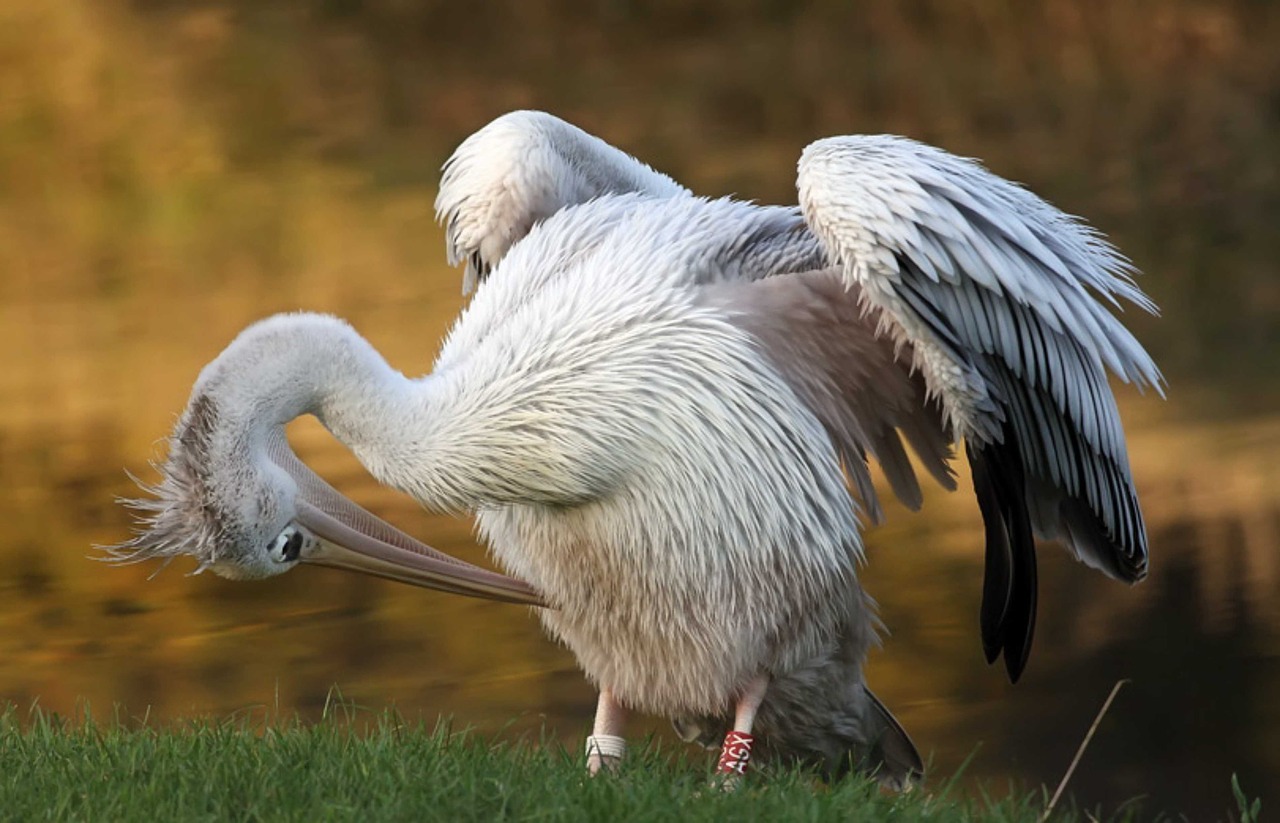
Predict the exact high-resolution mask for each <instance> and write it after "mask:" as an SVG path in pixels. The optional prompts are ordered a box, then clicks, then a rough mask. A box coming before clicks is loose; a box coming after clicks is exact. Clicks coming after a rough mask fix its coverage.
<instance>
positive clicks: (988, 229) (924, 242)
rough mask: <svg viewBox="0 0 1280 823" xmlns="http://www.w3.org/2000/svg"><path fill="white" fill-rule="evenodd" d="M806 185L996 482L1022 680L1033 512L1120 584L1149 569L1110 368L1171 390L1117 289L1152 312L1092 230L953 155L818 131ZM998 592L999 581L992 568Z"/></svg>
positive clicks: (999, 616)
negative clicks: (1122, 313)
mask: <svg viewBox="0 0 1280 823" xmlns="http://www.w3.org/2000/svg"><path fill="white" fill-rule="evenodd" d="M798 188H799V193H800V202H801V207H802V209H803V211H804V214H805V218H806V220H807V221H808V222H809V225H810V226H811V227H812V228H813V230H814V233H815V234H816V235H817V236H818V237H819V238H820V240H821V241H822V243H823V245H824V246H825V248H826V249H827V251H828V255H829V259H830V260H831V262H832V263H833V264H835V265H837V266H839V267H840V270H841V271H842V273H843V276H844V279H845V282H846V283H847V284H848V285H849V286H851V287H852V286H858V287H860V288H861V295H862V299H863V300H864V301H865V302H866V303H867V304H868V305H870V306H874V307H875V308H876V309H877V310H879V311H880V312H882V313H883V316H884V317H885V318H887V319H888V323H889V332H890V333H891V334H893V335H894V336H895V337H896V338H897V339H899V340H903V341H907V342H909V343H911V344H912V345H913V346H914V353H915V354H914V356H915V361H914V362H915V365H916V366H917V367H919V368H920V370H921V372H922V373H923V375H924V377H925V379H926V380H927V382H928V385H929V388H930V390H931V391H932V392H933V393H935V394H936V395H937V396H938V397H939V398H940V400H941V402H942V405H943V413H944V415H945V417H946V421H947V424H948V425H949V427H950V428H951V430H952V432H953V433H954V434H955V435H956V436H957V437H959V438H962V439H964V440H966V441H967V444H968V452H969V459H970V463H971V464H973V465H974V469H975V472H974V473H975V484H976V486H980V485H981V484H983V483H986V484H989V487H987V488H977V489H976V490H977V491H978V493H979V499H980V501H982V502H983V503H984V505H983V514H984V518H987V519H990V518H991V517H994V518H997V519H998V520H1000V524H1001V528H1002V531H998V532H992V531H990V528H989V531H988V574H989V576H990V575H994V577H995V578H996V579H1003V578H1001V574H1004V573H1008V572H1009V571H1010V568H1013V569H1014V571H1015V578H1016V577H1017V573H1016V567H1021V568H1022V569H1023V571H1024V577H1023V579H1021V580H1020V581H1019V580H1017V579H1014V580H1013V582H1011V583H1010V584H1009V586H1008V587H1007V588H1008V589H1009V591H1007V592H1005V593H1004V594H1003V596H996V595H994V594H992V596H993V597H994V600H992V601H991V602H988V599H987V597H986V596H984V607H983V608H984V639H985V640H986V641H988V643H989V646H988V654H989V656H991V655H993V653H998V652H999V651H1001V650H1003V651H1005V652H1006V662H1007V663H1008V664H1009V666H1010V674H1011V675H1013V676H1015V677H1016V674H1017V672H1020V671H1021V665H1022V664H1023V663H1024V662H1025V653H1026V646H1027V645H1029V643H1030V626H1031V624H1033V623H1034V591H1032V592H1031V596H1030V598H1029V600H1030V603H1029V614H1023V615H1021V616H1018V617H1014V618H1012V619H1013V621H1014V622H1019V621H1023V622H1025V623H1026V625H1025V626H1023V625H1018V626H1014V627H1012V628H1011V627H1010V626H1009V621H1010V619H1011V618H1010V615H1011V613H1012V612H1011V610H1015V611H1016V610H1019V609H1021V610H1022V611H1024V612H1025V611H1026V610H1027V608H1028V603H1026V602H1025V600H1026V599H1027V598H1025V597H1022V595H1019V594H1018V593H1017V592H1015V591H1014V589H1017V588H1019V587H1024V588H1025V587H1026V586H1027V585H1028V584H1029V585H1030V586H1031V587H1032V589H1034V556H1033V555H1032V556H1031V557H1030V566H1029V567H1027V565H1026V563H1027V560H1028V557H1027V554H1028V553H1029V552H1030V545H1029V544H1030V534H1029V532H1030V529H1024V528H1023V525H1020V524H1022V523H1023V521H1024V520H1025V521H1027V523H1026V524H1024V525H1029V527H1030V528H1033V529H1034V531H1035V532H1036V533H1037V534H1039V535H1040V536H1042V537H1051V538H1059V539H1061V540H1062V541H1064V542H1065V543H1066V544H1067V545H1068V546H1069V547H1070V548H1071V549H1072V550H1073V551H1074V552H1075V554H1076V555H1077V556H1078V557H1080V558H1081V559H1082V560H1084V561H1085V562H1086V563H1088V564H1089V565H1091V566H1094V567H1097V568H1099V569H1101V570H1103V571H1105V572H1106V573H1108V574H1110V575H1112V576H1114V577H1118V578H1120V579H1123V580H1130V581H1132V580H1138V579H1141V578H1142V577H1143V576H1144V575H1145V574H1146V569H1147V540H1146V533H1145V528H1144V526H1143V523H1142V513H1141V510H1140V508H1139V507H1138V501H1137V496H1136V493H1135V491H1134V488H1133V483H1132V478H1131V477H1130V472H1129V464H1128V457H1127V454H1126V450H1125V444H1124V435H1123V432H1122V430H1121V427H1120V420H1119V414H1118V412H1117V409H1116V406H1115V400H1114V397H1113V396H1112V394H1111V390H1110V387H1109V386H1108V384H1107V380H1106V373H1105V372H1106V369H1108V368H1109V369H1110V370H1111V371H1112V372H1114V373H1115V374H1116V375H1118V376H1119V377H1120V378H1121V379H1123V380H1125V381H1130V382H1134V383H1137V384H1139V385H1151V386H1154V387H1155V388H1156V389H1157V391H1160V390H1162V378H1161V376H1160V372H1159V370H1158V369H1157V367H1156V365H1155V363H1154V362H1153V361H1152V360H1151V358H1150V356H1149V355H1148V354H1147V353H1146V351H1144V350H1143V348H1142V346H1141V345H1140V344H1139V343H1138V342H1137V341H1136V340H1135V339H1134V338H1133V336H1132V335H1131V334H1130V333H1129V331H1128V330H1127V329H1126V328H1125V327H1124V326H1123V325H1122V324H1121V323H1120V322H1119V321H1118V320H1117V319H1116V318H1115V317H1114V316H1113V315H1112V314H1111V312H1110V311H1109V310H1108V307H1109V306H1111V307H1114V306H1116V305H1118V298H1121V299H1124V300H1127V301H1129V302H1131V303H1133V304H1135V305H1137V306H1138V307H1140V308H1142V309H1144V310H1147V311H1154V306H1153V305H1152V304H1151V302H1150V301H1149V300H1148V299H1147V297H1146V296H1145V295H1143V294H1142V292H1141V291H1140V290H1139V289H1138V288H1137V286H1136V284H1135V283H1134V281H1133V273H1134V272H1133V269H1132V268H1131V267H1130V266H1129V264H1128V263H1127V262H1126V261H1125V260H1124V258H1122V257H1121V256H1120V255H1119V253H1117V252H1116V251H1115V250H1114V249H1113V248H1112V247H1111V246H1110V245H1109V244H1107V243H1106V242H1105V241H1104V240H1103V239H1102V238H1101V237H1100V236H1099V235H1098V234H1097V233H1095V232H1094V231H1092V230H1091V229H1089V228H1088V227H1086V226H1084V225H1083V224H1082V223H1080V222H1079V221H1078V220H1076V219H1074V218H1071V217H1069V216H1067V215H1065V214H1063V213H1062V212H1060V211H1058V210H1057V209H1054V208H1053V207H1052V206H1050V205H1049V204H1047V203H1045V202H1044V201H1043V200H1041V199H1040V198H1038V197H1036V196H1035V195H1033V194H1031V193H1030V192H1028V191H1026V190H1025V189H1022V188H1020V187H1018V186H1016V185H1014V184H1013V183H1010V182H1008V181H1006V180H1003V179H1001V178H999V177H997V176H995V175H993V174H991V173H990V172H987V171H986V170H985V169H983V168H982V167H981V166H979V165H978V164H977V163H975V162H973V161H970V160H965V159H962V158H958V157H955V156H953V155H950V154H947V153H946V152H943V151H941V150H940V149H935V148H933V147H930V146H925V145H922V144H919V143H916V142H914V141H910V140H906V139H904V138H898V137H889V136H877V137H838V138H831V139H828V140H822V141H818V142H817V143H814V144H813V145H811V146H809V147H808V148H807V149H806V150H805V152H804V155H803V156H802V157H801V160H800V164H799V179H798ZM988 526H989V527H990V526H991V523H988ZM1024 544H1025V545H1024ZM1001 547H1003V549H1002V548H1001ZM993 563H994V564H996V565H1001V564H1004V565H1005V566H1007V567H1009V568H1002V569H995V570H993V569H992V564H993ZM988 587H989V588H990V589H991V590H992V592H994V591H995V590H997V589H1000V588H1001V587H1000V586H998V585H996V584H995V583H993V582H992V579H991V578H990V577H989V580H988ZM1019 598H1022V600H1023V602H1021V604H1020V605H1019V604H1018V603H1015V602H1014V601H1015V600H1018V599H1019ZM988 621H989V622H990V626H991V629H990V631H988V626H987V625H986V624H987V623H988ZM1001 626H1002V627H1003V628H998V627H1001ZM1001 632H1004V634H1003V635H1002V634H1001ZM988 635H989V636H988ZM1011 635H1018V637H1017V638H1013V637H1012V636H1011ZM1024 635H1025V636H1024Z"/></svg>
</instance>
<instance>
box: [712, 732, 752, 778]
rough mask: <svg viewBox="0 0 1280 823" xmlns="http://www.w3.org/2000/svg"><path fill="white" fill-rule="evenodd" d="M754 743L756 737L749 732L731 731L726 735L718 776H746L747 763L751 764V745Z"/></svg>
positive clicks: (717, 768)
mask: <svg viewBox="0 0 1280 823" xmlns="http://www.w3.org/2000/svg"><path fill="white" fill-rule="evenodd" d="M754 742H755V737H753V736H752V735H751V734H750V733H749V732H739V731H731V732H729V733H728V734H726V735H725V736H724V746H723V747H721V749H720V763H719V764H718V765H717V766H716V774H746V773H747V763H749V762H751V744H752V743H754Z"/></svg>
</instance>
